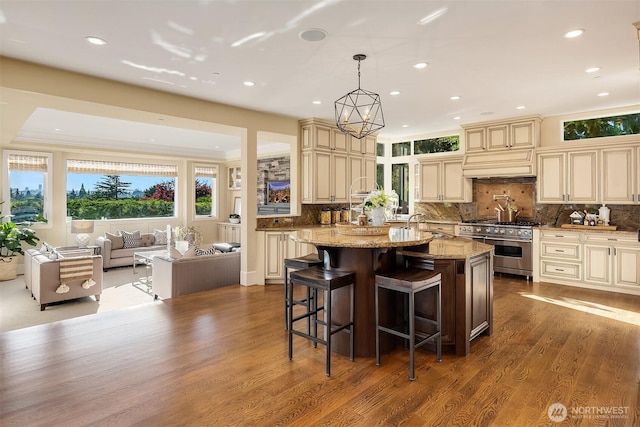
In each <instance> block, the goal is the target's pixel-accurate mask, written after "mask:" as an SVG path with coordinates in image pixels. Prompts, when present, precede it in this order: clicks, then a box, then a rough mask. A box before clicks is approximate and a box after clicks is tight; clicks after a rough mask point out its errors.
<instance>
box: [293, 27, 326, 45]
mask: <svg viewBox="0 0 640 427" xmlns="http://www.w3.org/2000/svg"><path fill="white" fill-rule="evenodd" d="M298 36H299V37H300V38H301V39H302V40H304V41H307V42H319V41H321V40H324V39H325V38H326V37H327V32H326V31H325V30H322V29H320V28H309V29H308V30H304V31H301V32H300V34H298Z"/></svg>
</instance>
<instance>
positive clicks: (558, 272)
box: [540, 259, 582, 280]
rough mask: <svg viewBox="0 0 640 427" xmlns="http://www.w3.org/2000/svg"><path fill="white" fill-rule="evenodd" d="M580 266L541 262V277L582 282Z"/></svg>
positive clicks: (547, 261) (548, 261)
mask: <svg viewBox="0 0 640 427" xmlns="http://www.w3.org/2000/svg"><path fill="white" fill-rule="evenodd" d="M581 271H582V268H581V265H580V264H573V263H563V262H557V261H550V260H544V259H543V260H540V276H541V277H544V276H547V277H553V278H557V279H569V280H582V274H581Z"/></svg>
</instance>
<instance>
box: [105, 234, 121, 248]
mask: <svg viewBox="0 0 640 427" xmlns="http://www.w3.org/2000/svg"><path fill="white" fill-rule="evenodd" d="M104 237H106V238H107V239H109V240H111V250H112V251H113V250H116V249H122V248H124V239H123V238H122V236H121V235H120V234H119V233H118V234H111V233H104Z"/></svg>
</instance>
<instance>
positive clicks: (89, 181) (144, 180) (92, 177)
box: [11, 171, 170, 193]
mask: <svg viewBox="0 0 640 427" xmlns="http://www.w3.org/2000/svg"><path fill="white" fill-rule="evenodd" d="M103 176H104V175H99V174H88V173H68V174H67V193H68V192H70V191H72V190H75V191H76V193H77V192H78V191H80V187H81V186H82V184H84V189H85V190H86V191H90V192H91V191H94V185H95V184H96V183H98V182H100V181H101V180H102V177H103ZM120 179H121V180H122V181H123V182H130V183H131V186H129V188H128V190H129V191H136V190H139V191H144V190H146V189H147V188H149V187H151V186H153V185H155V184H157V183H158V182H161V181H163V180H166V179H170V178H164V177H158V176H142V175H133V176H132V175H121V176H120ZM42 182H43V174H42V173H41V172H21V171H12V172H11V188H12V189H13V188H17V189H18V190H19V191H21V192H22V191H24V190H25V189H26V188H28V189H29V190H30V191H31V192H33V191H34V190H36V191H37V190H38V186H39V185H41V184H42Z"/></svg>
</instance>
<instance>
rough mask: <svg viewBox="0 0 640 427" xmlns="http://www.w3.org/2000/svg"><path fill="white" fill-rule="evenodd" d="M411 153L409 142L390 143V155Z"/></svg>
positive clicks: (397, 155) (396, 155)
mask: <svg viewBox="0 0 640 427" xmlns="http://www.w3.org/2000/svg"><path fill="white" fill-rule="evenodd" d="M409 155H411V142H395V143H393V144H391V157H400V156H409Z"/></svg>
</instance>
